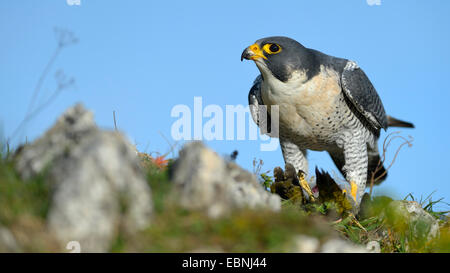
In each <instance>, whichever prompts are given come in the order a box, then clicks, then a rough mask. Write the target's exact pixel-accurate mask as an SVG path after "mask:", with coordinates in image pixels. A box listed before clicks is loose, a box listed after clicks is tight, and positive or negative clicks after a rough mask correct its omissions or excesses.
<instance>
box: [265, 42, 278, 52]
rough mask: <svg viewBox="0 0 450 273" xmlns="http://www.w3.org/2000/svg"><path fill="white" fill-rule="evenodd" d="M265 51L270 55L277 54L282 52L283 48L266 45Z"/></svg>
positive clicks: (275, 45)
mask: <svg viewBox="0 0 450 273" xmlns="http://www.w3.org/2000/svg"><path fill="white" fill-rule="evenodd" d="M263 49H264V51H265V52H267V53H269V54H277V53H279V52H280V51H281V46H280V45H277V44H265V45H264V46H263Z"/></svg>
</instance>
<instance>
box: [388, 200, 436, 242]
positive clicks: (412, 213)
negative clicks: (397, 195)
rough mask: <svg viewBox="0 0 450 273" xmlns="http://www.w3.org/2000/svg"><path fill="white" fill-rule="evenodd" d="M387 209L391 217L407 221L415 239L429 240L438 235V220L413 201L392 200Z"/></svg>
mask: <svg viewBox="0 0 450 273" xmlns="http://www.w3.org/2000/svg"><path fill="white" fill-rule="evenodd" d="M387 211H388V212H389V213H390V215H392V216H391V218H393V217H395V219H397V220H398V221H403V222H405V223H407V226H408V227H409V231H410V232H411V235H412V237H413V238H415V239H426V240H431V239H433V238H436V237H438V236H439V221H438V220H437V219H436V218H434V217H433V216H431V215H430V214H429V213H428V212H426V211H425V210H424V209H423V208H422V206H421V205H420V204H419V203H417V202H415V201H406V200H401V201H392V202H391V203H389V206H388V207H387ZM424 237H425V238H424Z"/></svg>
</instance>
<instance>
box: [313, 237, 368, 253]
mask: <svg viewBox="0 0 450 273" xmlns="http://www.w3.org/2000/svg"><path fill="white" fill-rule="evenodd" d="M320 252H321V253H367V252H368V251H367V250H366V248H364V247H363V246H360V245H356V244H354V243H351V242H349V241H346V240H344V239H338V238H335V239H330V240H328V241H326V242H325V243H324V244H323V245H322V247H321V250H320Z"/></svg>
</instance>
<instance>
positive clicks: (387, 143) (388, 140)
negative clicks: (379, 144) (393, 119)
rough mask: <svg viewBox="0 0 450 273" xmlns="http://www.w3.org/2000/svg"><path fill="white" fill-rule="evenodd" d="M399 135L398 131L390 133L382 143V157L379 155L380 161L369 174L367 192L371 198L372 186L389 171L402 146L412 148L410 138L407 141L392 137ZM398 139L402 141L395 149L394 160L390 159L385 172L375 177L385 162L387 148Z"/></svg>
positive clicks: (411, 139)
mask: <svg viewBox="0 0 450 273" xmlns="http://www.w3.org/2000/svg"><path fill="white" fill-rule="evenodd" d="M399 133H400V131H396V132H392V133H390V134H389V135H387V136H386V138H385V139H384V141H383V153H382V155H381V157H380V160H379V161H378V164H377V167H376V168H375V170H374V171H373V172H372V173H371V177H370V192H369V194H370V196H372V191H373V186H374V184H375V183H376V182H377V181H379V180H380V179H381V177H383V176H384V175H386V174H387V172H388V171H389V169H390V168H391V167H392V166H393V165H394V163H395V160H396V159H397V156H398V154H399V152H400V150H401V149H402V148H403V146H405V145H406V144H408V146H409V147H411V146H412V141H413V138H412V137H411V136H410V140H408V139H406V138H405V137H403V136H398V135H396V136H394V135H395V134H399ZM398 138H400V139H402V140H403V142H402V144H400V146H399V147H398V148H397V150H396V152H395V155H394V158H393V159H392V161H391V163H390V164H389V166H388V167H387V168H386V169H385V171H384V172H383V173H382V174H380V175H379V176H378V177H375V174H376V173H377V172H378V171H380V170H382V168H383V165H384V163H385V161H386V153H387V150H388V148H389V146H390V145H391V143H392V141H393V140H395V139H398Z"/></svg>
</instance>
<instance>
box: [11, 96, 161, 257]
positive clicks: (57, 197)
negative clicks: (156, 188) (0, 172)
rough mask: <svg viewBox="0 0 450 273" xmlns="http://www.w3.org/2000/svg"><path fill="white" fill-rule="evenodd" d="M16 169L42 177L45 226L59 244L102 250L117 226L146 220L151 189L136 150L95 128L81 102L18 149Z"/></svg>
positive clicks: (135, 225) (133, 225)
mask: <svg viewBox="0 0 450 273" xmlns="http://www.w3.org/2000/svg"><path fill="white" fill-rule="evenodd" d="M16 168H17V170H18V172H19V173H20V174H21V176H22V177H23V178H30V177H32V176H34V175H36V174H39V173H42V172H45V175H46V176H47V177H48V179H47V180H48V181H49V183H50V187H51V189H52V200H51V207H50V209H49V212H48V216H47V219H48V220H47V221H48V228H49V230H50V231H51V232H52V233H53V234H55V236H56V237H57V238H58V239H59V241H60V242H61V244H62V246H63V247H64V246H65V245H66V244H67V243H68V242H70V241H76V242H79V243H80V246H81V251H82V252H104V251H107V250H108V249H109V247H110V244H111V242H112V241H113V240H112V239H113V238H114V236H115V235H116V233H117V231H118V229H119V226H120V227H121V228H123V229H124V230H125V231H126V232H134V231H136V230H139V229H141V228H144V227H146V226H147V225H148V224H149V222H150V217H151V215H152V200H151V192H150V188H149V186H148V184H147V182H146V180H145V176H144V175H143V172H142V170H141V168H140V165H139V160H138V158H137V155H136V150H135V149H134V148H133V146H132V145H131V144H130V143H129V142H128V141H127V140H126V139H125V138H124V137H123V136H122V135H121V134H120V133H117V132H112V131H104V130H100V129H99V128H98V127H97V126H96V124H95V122H94V119H93V114H92V113H91V112H89V111H87V110H86V109H84V107H83V106H82V105H76V106H75V107H72V108H70V109H68V110H67V111H66V112H65V113H64V114H63V115H62V116H61V117H60V118H59V119H58V121H57V122H56V124H55V125H54V126H53V127H52V128H51V129H50V130H49V131H48V132H47V133H45V135H44V136H43V137H41V138H40V139H38V140H36V141H35V142H34V143H32V144H30V145H27V146H25V147H24V148H23V149H21V151H20V152H19V153H18V155H17V159H16Z"/></svg>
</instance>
